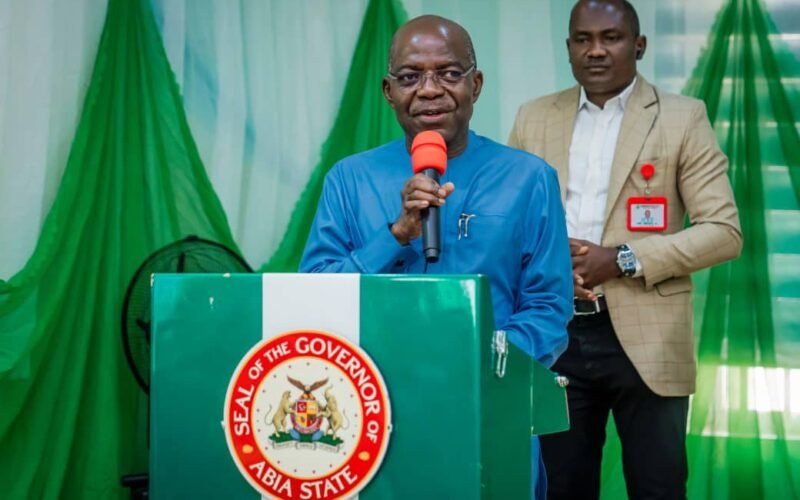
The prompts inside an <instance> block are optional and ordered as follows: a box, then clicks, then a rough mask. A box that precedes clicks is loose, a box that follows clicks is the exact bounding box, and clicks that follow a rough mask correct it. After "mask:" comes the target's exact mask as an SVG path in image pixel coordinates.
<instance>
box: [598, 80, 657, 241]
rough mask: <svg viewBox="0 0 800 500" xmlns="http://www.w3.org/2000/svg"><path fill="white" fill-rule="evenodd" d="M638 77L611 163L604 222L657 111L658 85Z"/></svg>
mask: <svg viewBox="0 0 800 500" xmlns="http://www.w3.org/2000/svg"><path fill="white" fill-rule="evenodd" d="M637 78H638V81H637V82H636V86H635V87H634V88H633V93H632V94H631V96H630V98H629V99H628V103H627V104H626V106H625V114H624V116H623V117H622V124H621V125H620V128H619V137H618V139H617V146H616V149H615V152H614V161H613V163H612V164H611V179H610V182H609V183H608V198H607V202H606V212H605V225H608V215H609V213H610V212H611V209H612V208H613V207H614V205H615V204H616V203H617V198H618V197H619V194H620V192H621V191H622V186H623V185H624V184H625V182H626V181H627V180H628V177H629V176H630V175H631V169H633V167H634V166H635V165H636V159H637V158H638V157H639V153H640V152H641V150H642V146H644V142H645V140H647V136H648V135H650V131H651V130H652V128H653V124H654V123H655V121H656V117H657V115H658V106H656V103H657V102H658V96H657V95H656V92H655V89H654V88H653V86H652V85H650V84H649V83H647V81H646V80H645V79H644V78H642V76H641V75H638V76H637ZM604 231H605V228H604Z"/></svg>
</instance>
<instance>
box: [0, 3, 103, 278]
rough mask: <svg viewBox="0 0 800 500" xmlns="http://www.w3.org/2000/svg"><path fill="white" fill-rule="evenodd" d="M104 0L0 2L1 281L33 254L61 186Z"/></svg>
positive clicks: (91, 62) (90, 64) (100, 23)
mask: <svg viewBox="0 0 800 500" xmlns="http://www.w3.org/2000/svg"><path fill="white" fill-rule="evenodd" d="M105 14H106V0H70V1H68V2H65V1H63V0H0V279H8V278H10V277H11V276H12V275H13V274H15V273H16V272H17V271H19V270H20V269H21V268H22V267H23V266H24V265H25V262H26V261H27V260H28V258H29V257H30V255H31V252H32V251H33V248H34V247H35V245H36V240H37V238H38V236H39V230H40V229H41V224H42V222H43V219H44V217H45V216H46V215H47V211H48V210H49V208H50V204H51V203H52V201H53V197H54V195H55V192H56V190H57V189H58V185H59V182H60V180H61V174H62V173H63V171H64V167H65V166H66V163H67V155H68V154H69V148H70V146H71V144H72V138H73V135H74V133H75V126H76V124H77V122H78V119H79V115H80V111H81V108H82V105H83V97H84V95H85V93H86V88H87V86H88V83H89V78H90V76H91V71H92V67H93V65H94V58H95V55H96V53H97V45H98V42H99V41H100V33H101V31H102V28H103V21H104V18H105Z"/></svg>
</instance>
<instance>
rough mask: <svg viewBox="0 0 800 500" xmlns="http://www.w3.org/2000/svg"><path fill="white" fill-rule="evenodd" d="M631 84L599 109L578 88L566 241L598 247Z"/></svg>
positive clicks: (638, 265)
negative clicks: (575, 239)
mask: <svg viewBox="0 0 800 500" xmlns="http://www.w3.org/2000/svg"><path fill="white" fill-rule="evenodd" d="M635 84H636V78H634V79H633V81H632V82H631V84H630V85H628V86H627V87H626V88H625V90H623V91H622V92H620V94H619V95H617V96H616V97H613V98H611V99H609V100H608V101H606V103H605V106H604V107H602V108H600V107H599V106H597V105H596V104H594V103H592V102H591V101H589V99H588V98H587V97H586V91H585V90H584V89H583V87H581V96H580V100H579V102H578V114H577V115H576V116H575V128H574V129H573V131H572V142H571V144H570V148H569V180H568V182H567V200H566V212H567V233H568V234H569V237H570V238H578V239H583V240H588V241H591V242H592V243H595V244H597V245H599V244H600V241H601V239H602V237H603V226H604V215H605V210H606V202H607V199H608V184H609V182H610V180H611V164H612V163H613V161H614V152H615V150H616V147H617V138H618V137H619V129H620V125H622V115H623V113H624V112H625V105H626V104H627V103H628V99H629V98H630V96H631V93H632V92H633V86H634V85H635ZM636 271H637V272H636V275H641V264H640V263H639V262H638V259H637V262H636Z"/></svg>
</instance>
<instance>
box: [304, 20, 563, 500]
mask: <svg viewBox="0 0 800 500" xmlns="http://www.w3.org/2000/svg"><path fill="white" fill-rule="evenodd" d="M482 85H483V74H482V73H481V72H480V71H479V70H478V69H477V67H476V63H475V52H474V49H473V47H472V42H471V41H470V39H469V35H468V34H467V32H466V31H465V30H464V29H463V28H462V27H461V26H459V25H458V24H455V23H453V22H451V21H448V20H446V19H442V18H439V17H436V16H423V17H419V18H416V19H414V20H412V21H410V22H408V23H407V24H406V25H404V26H403V27H401V28H400V29H399V30H398V32H397V33H396V34H395V37H394V40H393V43H392V48H391V50H390V56H389V74H388V75H387V77H386V78H385V79H384V81H383V89H384V95H385V96H386V99H387V101H388V102H389V104H390V105H391V106H392V107H393V108H394V110H395V112H396V114H397V118H398V121H399V122H400V125H401V126H402V127H403V130H404V131H405V136H406V137H405V139H403V140H398V141H395V142H391V143H388V144H386V145H383V146H381V147H378V148H376V149H373V150H371V151H367V152H364V153H360V154H357V155H354V156H351V157H349V158H345V159H344V160H342V161H340V162H339V163H337V164H336V165H335V166H334V167H333V169H332V170H331V171H330V172H329V173H328V175H327V177H326V180H325V185H324V188H323V193H322V197H321V199H320V202H319V207H318V210H317V214H316V218H315V220H314V224H313V227H312V230H311V234H310V236H309V240H308V243H307V245H306V249H305V253H304V255H303V260H302V262H301V264H300V271H301V272H330V273H367V274H375V273H403V274H418V273H420V274H421V273H424V272H427V273H430V274H484V275H487V276H488V277H489V280H490V283H491V289H492V301H493V306H494V317H495V322H496V326H497V328H498V329H503V330H505V331H506V332H507V333H508V338H509V340H510V341H511V342H512V343H514V344H515V345H517V346H518V347H520V348H521V349H523V350H524V351H525V352H527V353H528V354H530V355H531V356H532V357H534V358H535V359H537V360H539V361H540V362H541V363H543V364H544V365H545V366H551V365H552V364H553V363H554V362H555V360H556V358H557V357H558V356H559V355H560V354H561V353H562V352H563V351H564V349H565V348H566V345H567V332H566V325H567V322H568V321H569V319H570V318H571V316H572V293H573V285H572V283H573V277H572V268H571V260H570V251H569V247H568V240H567V232H566V224H565V219H564V211H563V208H562V205H561V198H560V191H559V186H558V180H557V177H556V174H555V171H554V170H553V169H552V168H551V167H549V166H548V165H547V164H546V163H545V162H544V161H543V160H541V159H540V158H538V157H536V156H534V155H532V154H529V153H525V152H522V151H519V150H515V149H512V148H509V147H506V146H503V145H501V144H498V143H496V142H494V141H491V140H489V139H487V138H485V137H481V136H479V135H477V134H475V133H474V132H471V131H470V130H469V120H470V118H471V116H472V105H473V103H474V102H475V101H477V98H478V96H479V95H480V90H481V87H482ZM423 130H436V131H438V132H439V133H441V134H442V136H443V137H444V139H445V142H446V144H447V149H448V164H447V171H446V173H445V174H444V176H443V177H442V179H441V184H439V183H436V182H435V181H433V180H432V179H430V178H428V177H425V176H423V175H421V174H417V175H414V176H412V175H411V174H412V172H411V158H410V154H409V146H410V144H411V141H412V140H413V138H414V137H415V136H416V134H418V133H419V132H421V131H423ZM445 200H446V203H445ZM429 206H438V207H440V216H441V228H442V229H441V232H442V234H441V254H440V259H439V261H438V262H435V263H429V264H427V265H426V263H425V258H424V257H423V254H422V248H421V242H420V238H419V236H420V234H421V223H420V220H421V217H420V213H421V211H422V210H423V209H425V208H427V207H429ZM533 445H534V450H533V451H534V454H533V456H534V469H533V471H534V478H535V479H534V480H535V481H536V478H537V476H538V482H536V483H535V484H534V493H535V497H536V498H544V490H545V488H544V485H545V480H544V474H543V472H542V471H541V470H540V458H539V448H538V440H536V439H535V438H534V440H533Z"/></svg>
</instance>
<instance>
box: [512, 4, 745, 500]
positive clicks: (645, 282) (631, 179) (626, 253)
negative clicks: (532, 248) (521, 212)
mask: <svg viewBox="0 0 800 500" xmlns="http://www.w3.org/2000/svg"><path fill="white" fill-rule="evenodd" d="M646 46H647V40H646V38H645V37H644V36H640V34H639V20H638V16H637V15H636V11H635V10H634V8H633V7H632V6H631V4H630V3H628V2H627V1H625V0H581V1H579V2H578V3H577V4H576V5H575V7H574V8H573V10H572V15H571V18H570V35H569V39H568V40H567V47H568V52H569V59H570V64H571V65H572V71H573V74H574V76H575V79H576V80H577V81H578V83H579V85H578V86H576V87H573V88H571V89H568V90H565V91H563V92H559V93H556V94H553V95H549V96H546V97H542V98H540V99H537V100H534V101H531V102H529V103H526V104H525V105H523V106H522V107H521V108H520V111H519V114H518V115H517V119H516V122H515V123H514V127H513V130H512V132H511V137H510V140H509V144H510V145H511V146H514V147H517V148H520V149H524V150H527V151H530V152H532V153H535V154H537V155H539V156H541V157H542V158H544V160H545V161H547V162H548V163H549V164H550V165H552V166H553V167H555V169H556V170H557V171H558V178H559V182H560V185H561V196H562V200H563V201H564V204H565V210H566V213H567V226H568V232H569V235H570V250H571V252H572V260H573V270H574V272H575V295H576V300H575V316H574V317H573V320H572V321H571V322H570V325H569V336H570V342H569V347H568V349H567V352H566V353H565V354H564V355H563V356H562V357H561V358H560V359H559V360H558V362H557V363H556V364H555V365H554V370H556V371H558V372H560V373H562V374H564V375H566V376H567V377H568V378H569V379H570V385H569V387H568V388H567V393H568V398H569V403H570V419H571V429H570V430H569V431H568V432H564V433H560V434H556V435H552V436H545V437H543V438H542V439H541V442H542V452H543V455H544V461H545V466H546V468H547V469H548V481H549V497H550V498H565V499H573V498H581V499H585V498H598V497H599V488H600V462H601V455H602V447H603V443H604V441H605V428H606V424H607V420H608V414H609V412H610V413H612V414H613V415H614V420H615V424H616V427H617V430H618V433H619V435H620V439H621V442H622V454H623V469H624V473H625V479H626V484H627V489H628V494H629V496H630V497H631V498H684V497H685V496H686V487H685V485H686V478H687V475H688V471H687V463H686V449H685V437H686V418H687V412H688V395H689V394H691V393H692V392H694V389H695V372H696V369H695V355H694V339H693V335H692V307H691V293H690V292H691V289H692V283H691V279H690V277H689V275H690V274H691V273H692V272H694V271H697V270H700V269H703V268H706V267H709V266H712V265H715V264H718V263H720V262H723V261H725V260H729V259H732V258H735V257H736V256H737V255H738V254H739V251H740V249H741V244H742V235H741V230H740V228H739V221H738V213H737V210H736V205H735V203H734V199H733V194H732V191H731V186H730V182H729V180H728V177H727V168H728V162H727V158H726V157H725V155H724V154H723V153H722V151H721V150H720V148H719V146H718V144H717V140H716V137H715V135H714V132H713V130H712V128H711V126H710V124H709V121H708V117H707V115H706V110H705V106H704V105H703V103H702V102H701V101H698V100H696V99H691V98H688V97H682V96H678V95H673V94H668V93H666V92H663V91H661V90H659V89H657V88H656V87H654V86H652V85H650V84H649V83H648V82H647V81H646V80H645V79H644V78H642V76H641V75H638V74H637V72H636V61H637V60H638V59H641V58H642V56H643V55H644V51H645V49H646ZM686 215H688V219H689V222H690V224H689V226H688V227H686V226H685V219H686Z"/></svg>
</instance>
